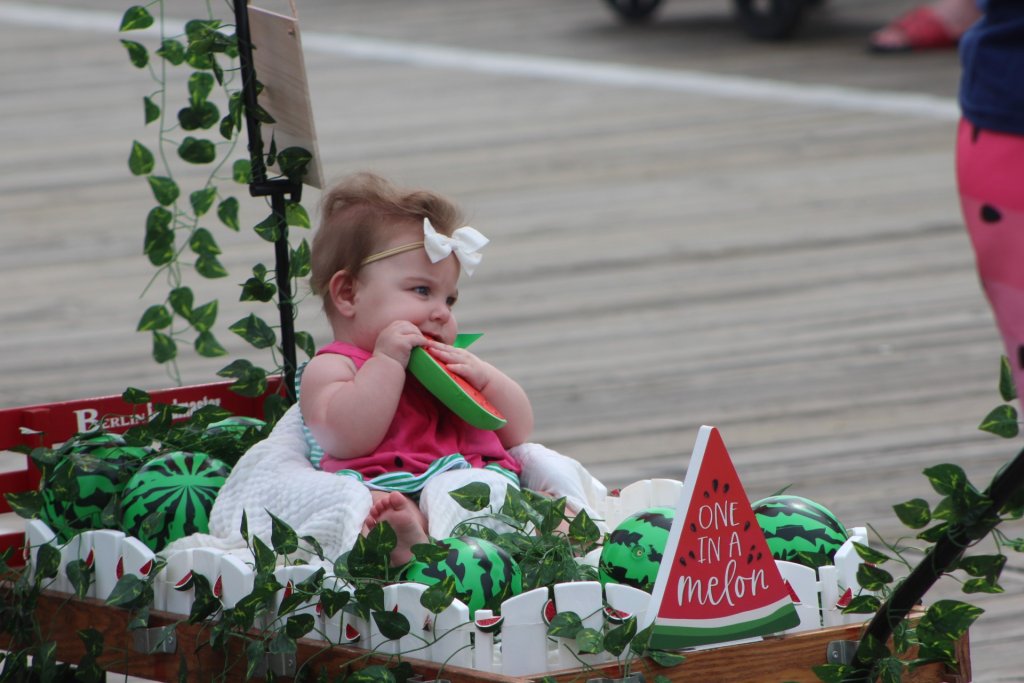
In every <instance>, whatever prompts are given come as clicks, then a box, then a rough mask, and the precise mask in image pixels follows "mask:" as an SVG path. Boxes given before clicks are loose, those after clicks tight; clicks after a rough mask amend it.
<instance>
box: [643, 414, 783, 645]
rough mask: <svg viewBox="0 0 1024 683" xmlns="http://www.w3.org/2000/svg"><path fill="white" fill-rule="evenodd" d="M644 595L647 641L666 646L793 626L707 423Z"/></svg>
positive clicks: (760, 538)
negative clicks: (658, 566)
mask: <svg viewBox="0 0 1024 683" xmlns="http://www.w3.org/2000/svg"><path fill="white" fill-rule="evenodd" d="M664 558H665V559H664V560H662V564H661V569H660V570H659V571H658V578H657V579H656V580H655V582H654V590H653V592H652V595H651V605H652V606H654V608H653V609H652V610H650V611H649V612H648V618H647V622H648V624H650V623H651V622H652V621H653V628H652V629H651V641H650V646H651V647H652V648H655V649H659V650H674V649H679V648H684V647H695V646H698V645H709V644H712V643H722V642H727V641H731V640H739V639H742V638H751V637H754V636H760V635H764V634H767V633H777V632H778V631H783V630H785V629H788V628H792V627H794V626H796V625H798V624H799V623H800V618H799V616H798V615H797V612H796V608H795V607H794V606H793V600H792V598H791V597H790V592H789V590H788V588H787V587H786V583H785V581H784V580H783V578H782V575H781V574H779V569H778V567H777V566H776V565H775V559H774V558H773V557H772V554H771V551H770V550H768V543H767V541H765V538H764V534H763V533H762V532H761V528H760V527H759V526H758V524H757V519H756V518H755V516H754V511H753V510H752V509H751V507H750V501H749V500H748V499H747V494H746V493H745V492H744V490H743V485H742V484H740V480H739V477H738V476H737V475H736V469H735V468H734V467H733V464H732V460H731V459H730V458H729V453H728V451H726V450H725V443H724V442H723V441H722V437H721V435H720V434H719V433H718V430H717V429H715V428H714V427H707V426H704V427H701V428H700V432H698V434H697V443H696V445H694V447H693V456H692V457H691V458H690V466H689V468H688V469H687V471H686V480H685V481H684V482H683V495H682V497H681V498H680V500H679V507H678V508H677V509H676V515H675V519H674V520H673V522H672V529H671V531H670V532H669V537H668V543H667V544H666V547H665V555H664Z"/></svg>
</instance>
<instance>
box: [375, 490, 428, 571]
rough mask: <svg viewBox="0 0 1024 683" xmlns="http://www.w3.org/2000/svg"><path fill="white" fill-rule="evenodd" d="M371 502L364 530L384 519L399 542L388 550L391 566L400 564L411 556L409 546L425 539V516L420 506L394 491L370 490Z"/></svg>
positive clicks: (410, 547) (424, 541)
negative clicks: (389, 551) (392, 548)
mask: <svg viewBox="0 0 1024 683" xmlns="http://www.w3.org/2000/svg"><path fill="white" fill-rule="evenodd" d="M370 497H371V498H372V499H373V504H372V506H371V507H370V513H369V515H367V517H366V523H365V524H364V527H363V528H364V530H365V531H366V532H369V530H370V529H372V528H373V527H375V526H377V524H379V523H380V522H387V523H388V524H389V525H391V528H392V529H394V530H395V535H396V536H397V537H398V545H396V546H395V549H394V550H392V551H391V566H392V567H400V566H402V565H403V564H405V563H406V562H408V561H409V560H411V559H412V546H414V545H415V544H417V543H426V542H427V540H428V539H427V519H426V517H424V516H423V513H422V512H420V509H419V506H417V505H416V503H415V502H414V501H413V500H412V499H411V498H409V497H408V496H406V495H405V494H402V493H399V492H397V491H376V490H372V491H370Z"/></svg>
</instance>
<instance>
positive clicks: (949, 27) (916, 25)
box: [868, 0, 981, 52]
mask: <svg viewBox="0 0 1024 683" xmlns="http://www.w3.org/2000/svg"><path fill="white" fill-rule="evenodd" d="M980 16H981V11H980V10H979V9H978V5H977V1H976V0H933V1H932V2H930V3H927V4H922V5H918V6H917V7H915V8H914V9H912V10H911V11H909V12H907V13H906V14H903V15H901V16H900V17H898V18H897V19H895V20H894V21H892V22H890V23H889V24H887V25H886V26H885V27H883V28H881V29H879V30H877V31H875V32H874V33H872V34H871V37H870V39H869V40H868V44H869V46H870V47H871V49H872V50H874V51H875V52H907V51H910V50H933V49H942V48H952V47H955V46H956V44H957V43H958V42H959V40H960V36H962V35H963V34H964V32H965V31H966V30H967V29H968V28H970V27H971V24H973V23H974V22H975V21H977V20H978V18H979V17H980Z"/></svg>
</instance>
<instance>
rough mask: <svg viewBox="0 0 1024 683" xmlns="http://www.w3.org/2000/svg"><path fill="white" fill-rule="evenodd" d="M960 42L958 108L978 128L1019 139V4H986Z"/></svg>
mask: <svg viewBox="0 0 1024 683" xmlns="http://www.w3.org/2000/svg"><path fill="white" fill-rule="evenodd" d="M980 4H981V7H982V10H983V12H984V15H983V16H982V17H981V19H979V20H978V21H977V23H975V24H974V26H972V27H971V28H970V29H969V30H968V31H967V33H965V34H964V36H963V37H962V38H961V39H960V62H961V64H962V65H963V74H962V76H961V79H960V109H961V111H962V112H963V115H964V117H965V118H966V119H967V120H968V121H970V122H971V123H973V124H974V125H976V126H978V127H980V128H986V129H989V130H995V131H1000V132H1003V133H1015V134H1019V135H1024V0H987V2H982V3H980Z"/></svg>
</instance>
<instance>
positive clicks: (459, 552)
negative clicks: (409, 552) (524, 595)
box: [402, 536, 523, 618]
mask: <svg viewBox="0 0 1024 683" xmlns="http://www.w3.org/2000/svg"><path fill="white" fill-rule="evenodd" d="M436 543H437V545H439V546H442V547H443V548H446V549H447V550H448V555H447V556H446V557H445V558H444V559H443V560H440V561H437V562H429V563H428V562H422V561H420V560H414V561H413V562H411V563H409V565H407V567H406V568H405V569H404V570H403V572H402V580H403V581H413V582H415V583H422V584H426V585H428V586H430V585H433V584H435V583H438V582H439V581H442V580H444V578H445V577H446V576H451V577H452V578H454V579H455V590H456V592H457V593H458V595H459V598H460V599H461V600H462V601H463V602H465V603H466V606H467V607H469V616H470V618H472V617H473V615H474V614H475V613H476V611H477V610H478V609H484V608H486V609H490V610H495V611H497V610H500V609H501V603H502V602H504V601H505V600H506V599H508V598H511V597H513V596H515V595H519V594H520V593H521V592H522V591H523V573H522V570H520V568H519V563H518V562H516V561H515V560H514V559H512V557H511V556H510V555H509V554H508V553H507V552H505V550H504V549H502V548H500V547H498V546H497V545H495V544H493V543H491V542H490V541H485V540H484V539H482V538H474V537H471V536H456V537H453V538H446V539H443V540H440V541H436Z"/></svg>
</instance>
